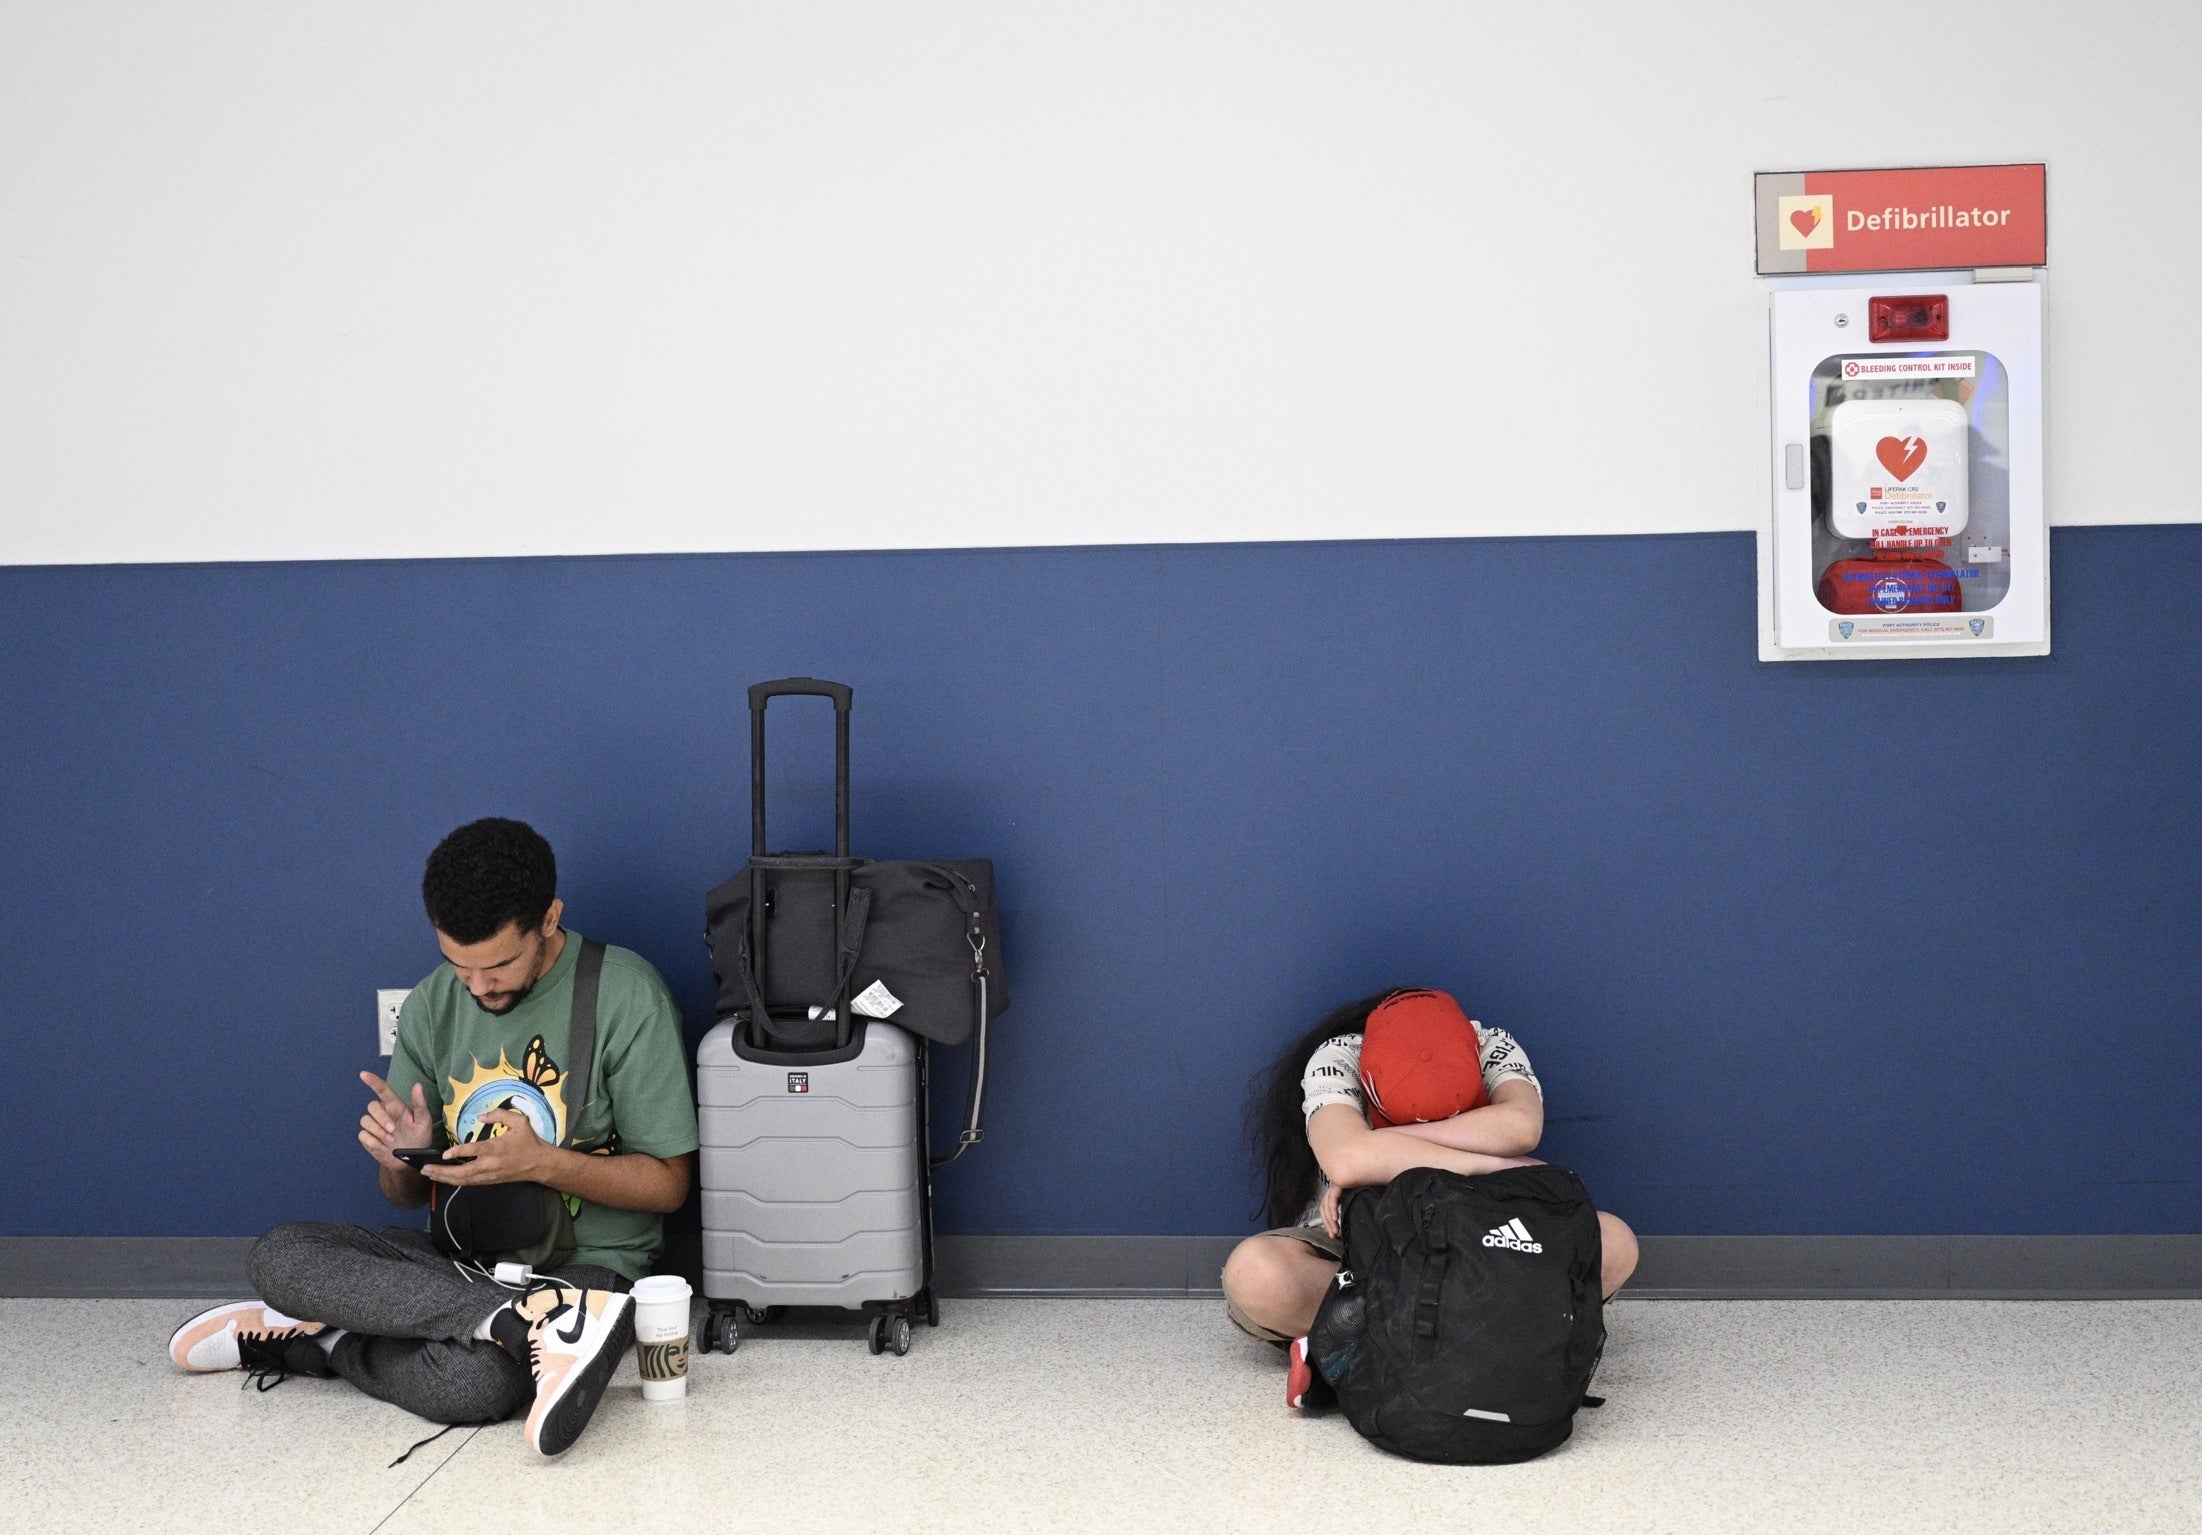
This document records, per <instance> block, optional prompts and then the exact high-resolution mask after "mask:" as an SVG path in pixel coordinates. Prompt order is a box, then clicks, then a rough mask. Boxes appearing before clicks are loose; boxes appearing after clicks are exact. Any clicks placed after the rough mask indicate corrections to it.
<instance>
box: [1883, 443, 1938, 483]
mask: <svg viewBox="0 0 2202 1535" xmlns="http://www.w3.org/2000/svg"><path fill="white" fill-rule="evenodd" d="M1873 452H1874V456H1875V457H1877V458H1879V459H1880V460H1881V467H1882V468H1884V469H1886V470H1887V471H1888V472H1889V473H1890V474H1892V475H1894V476H1896V478H1897V479H1899V480H1908V479H1910V478H1911V477H1912V474H1913V473H1914V472H1915V471H1916V470H1917V469H1918V468H1919V466H1920V465H1921V464H1923V463H1925V462H1926V461H1927V439H1926V438H1924V437H1884V438H1882V439H1881V440H1880V441H1879V442H1877V443H1875V444H1874V445H1873Z"/></svg>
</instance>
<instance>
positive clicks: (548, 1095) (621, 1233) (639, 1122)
mask: <svg viewBox="0 0 2202 1535" xmlns="http://www.w3.org/2000/svg"><path fill="white" fill-rule="evenodd" d="M580 952H581V935H580V934H578V933H576V932H574V931H573V930H572V929H571V928H568V929H567V930H566V946H565V949H564V950H563V952H561V953H560V954H559V956H558V962H557V963H556V964H554V965H552V966H551V968H550V971H549V973H548V974H546V975H545V976H544V977H543V978H542V979H541V980H540V981H537V982H536V983H535V989H534V990H533V991H531V992H529V993H528V995H527V997H526V998H525V1000H523V1001H522V1002H521V1003H520V1005H519V1006H517V1007H515V1008H514V1009H513V1010H512V1011H511V1012H509V1013H503V1014H497V1013H490V1012H486V1011H484V1010H483V1008H482V1007H481V1005H480V1004H479V1003H477V1002H476V1001H475V1000H474V998H473V996H472V995H471V994H470V993H469V992H468V991H467V989H466V984H465V983H464V982H463V981H461V980H460V979H459V975H458V972H457V971H455V970H453V969H452V968H451V967H450V966H449V965H447V964H446V965H438V966H437V967H436V969H435V971H434V973H432V974H431V975H430V976H429V977H428V979H426V980H424V981H422V982H421V983H420V984H419V985H418V986H415V987H414V988H413V990H412V994H411V995H409V996H408V997H407V998H406V999H405V1007H404V1010H403V1011H402V1012H400V1013H399V1015H398V1042H397V1049H396V1050H395V1051H394V1052H393V1053H392V1055H391V1057H390V1089H391V1091H392V1092H394V1093H396V1094H397V1095H398V1097H400V1098H402V1099H405V1100H407V1101H411V1099H412V1096H413V1084H414V1083H416V1082H418V1083H420V1084H421V1086H422V1088H423V1089H424V1091H425V1092H426V1095H427V1097H428V1100H429V1103H430V1104H431V1105H432V1106H434V1105H440V1112H437V1113H436V1120H437V1123H436V1144H437V1145H438V1146H448V1145H451V1144H454V1143H456V1142H464V1141H471V1140H478V1139H479V1138H480V1137H481V1135H482V1133H483V1131H484V1130H485V1129H491V1130H494V1129H495V1128H496V1127H495V1126H494V1125H490V1126H484V1125H483V1123H482V1116H483V1115H484V1114H486V1113H488V1112H489V1111H491V1110H492V1109H514V1110H517V1111H519V1112H520V1113H523V1114H525V1115H526V1116H527V1117H528V1120H529V1122H530V1123H531V1124H532V1125H533V1126H534V1127H535V1133H536V1134H537V1135H539V1136H541V1137H542V1138H543V1139H544V1140H545V1141H548V1142H549V1143H550V1144H552V1145H554V1146H556V1145H561V1144H565V1143H566V1116H567V1113H568V1107H569V1104H571V1103H573V1102H577V1101H580V1100H581V1095H580V1094H579V1093H574V1092H571V1091H570V1088H571V1086H572V1084H570V1083H568V1082H567V1081H566V1080H565V1071H564V1066H565V1062H566V1060H567V1058H568V1055H569V1050H568V1036H569V1034H570V1033H571V1032H572V1027H573V968H574V961H575V959H576V958H577V957H578V956H579V954H580ZM589 1075H590V1079H591V1082H590V1090H589V1093H588V1095H587V1100H586V1101H587V1103H588V1109H587V1110H586V1112H584V1113H583V1114H582V1116H581V1123H580V1125H579V1127H578V1133H577V1134H576V1135H575V1136H574V1137H573V1139H572V1142H571V1144H572V1146H573V1149H574V1150H576V1151H596V1150H599V1149H608V1150H610V1151H613V1152H624V1151H643V1152H648V1153H649V1154H650V1155H651V1156H654V1157H677V1156H681V1155H683V1154H684V1153H687V1152H691V1151H694V1150H695V1149H696V1099H695V1094H694V1093H693V1091H692V1090H691V1089H690V1086H689V1076H688V1052H687V1050H686V1047H685V1046H684V1045H683V1044H682V1042H681V1032H680V1013H679V1011H678V1009H676V1008H675V1007H674V1006H673V997H672V993H670V992H668V991H667V990H666V989H665V982H664V980H663V978H661V977H660V976H659V975H658V973H657V971H656V970H655V969H654V968H652V966H651V964H650V962H649V961H648V960H646V959H644V958H643V957H642V956H641V955H639V954H636V953H635V952H633V951H632V950H630V949H619V948H611V947H609V946H607V947H606V949H605V951H604V974H603V978H602V979H601V980H600V981H599V982H598V984H597V995H596V1060H595V1064H594V1066H593V1067H592V1068H591V1070H590V1073H589ZM566 1207H567V1208H568V1209H569V1210H571V1211H573V1233H574V1242H575V1247H576V1250H575V1252H574V1255H573V1260H572V1261H573V1262H575V1263H594V1264H599V1265H601V1266H603V1267H605V1268H608V1269H613V1270H616V1271H617V1272H619V1273H621V1274H624V1275H626V1276H627V1277H628V1278H629V1279H636V1278H640V1277H641V1276H642V1275H643V1274H645V1273H648V1272H649V1269H650V1265H651V1263H652V1262H653V1261H655V1259H656V1258H657V1254H658V1248H659V1247H660V1246H662V1245H663V1243H664V1221H663V1220H662V1218H660V1217H659V1216H658V1215H656V1214H655V1213H653V1212H651V1211H648V1210H615V1209H612V1208H611V1207H610V1206H608V1205H600V1204H596V1203H593V1202H592V1201H589V1200H586V1199H578V1198H576V1197H574V1196H573V1195H570V1194H569V1195H568V1196H566Z"/></svg>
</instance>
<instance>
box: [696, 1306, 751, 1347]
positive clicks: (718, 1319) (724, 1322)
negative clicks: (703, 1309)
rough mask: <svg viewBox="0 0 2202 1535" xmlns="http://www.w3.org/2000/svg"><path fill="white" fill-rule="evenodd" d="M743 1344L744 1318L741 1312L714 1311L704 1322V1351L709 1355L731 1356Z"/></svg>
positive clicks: (730, 1310)
mask: <svg viewBox="0 0 2202 1535" xmlns="http://www.w3.org/2000/svg"><path fill="white" fill-rule="evenodd" d="M741 1344H742V1318H741V1313H740V1312H739V1311H735V1310H732V1309H729V1310H726V1311H719V1310H716V1309H714V1310H713V1311H712V1312H711V1314H710V1315H709V1316H707V1317H705V1318H704V1321H703V1351H704V1352H705V1353H707V1354H713V1353H717V1354H731V1353H733V1352H734V1350H736V1349H737V1348H740V1347H741Z"/></svg>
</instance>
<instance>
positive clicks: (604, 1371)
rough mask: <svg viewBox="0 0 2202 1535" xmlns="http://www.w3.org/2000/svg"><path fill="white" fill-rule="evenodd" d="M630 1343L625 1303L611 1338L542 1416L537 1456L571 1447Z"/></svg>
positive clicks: (630, 1318) (631, 1311) (629, 1311)
mask: <svg viewBox="0 0 2202 1535" xmlns="http://www.w3.org/2000/svg"><path fill="white" fill-rule="evenodd" d="M634 1342H635V1303H634V1302H633V1301H632V1300H629V1301H628V1302H627V1304H626V1305H624V1306H622V1307H620V1308H619V1320H618V1321H616V1322H614V1323H613V1324H612V1333H611V1336H610V1337H608V1338H606V1339H605V1340H604V1346H603V1347H602V1348H600V1349H598V1350H597V1351H596V1357H595V1358H594V1359H591V1360H590V1361H589V1362H588V1363H587V1364H586V1365H584V1366H583V1367H582V1370H581V1373H580V1374H579V1375H577V1376H575V1377H574V1381H573V1384H572V1385H570V1386H568V1387H567V1388H566V1394H565V1395H564V1396H562V1397H560V1398H559V1400H558V1405H557V1406H555V1407H553V1408H552V1409H551V1410H550V1412H549V1413H548V1414H546V1415H545V1417H544V1419H543V1428H542V1432H541V1433H540V1434H538V1435H537V1436H536V1441H535V1448H536V1452H537V1453H538V1454H541V1455H563V1454H565V1453H566V1451H568V1450H570V1449H572V1448H573V1442H574V1441H575V1440H576V1439H579V1438H580V1437H581V1431H582V1430H583V1429H585V1428H587V1427H588V1426H589V1419H590V1417H592V1416H593V1415H594V1414H595V1412H596V1404H597V1402H598V1401H599V1400H601V1399H602V1397H603V1395H604V1387H605V1386H606V1385H607V1384H608V1383H609V1382H610V1381H611V1378H612V1372H613V1371H615V1370H617V1369H618V1368H619V1362H620V1360H622V1359H624V1358H626V1357H627V1350H628V1349H630V1348H632V1347H633V1346H634Z"/></svg>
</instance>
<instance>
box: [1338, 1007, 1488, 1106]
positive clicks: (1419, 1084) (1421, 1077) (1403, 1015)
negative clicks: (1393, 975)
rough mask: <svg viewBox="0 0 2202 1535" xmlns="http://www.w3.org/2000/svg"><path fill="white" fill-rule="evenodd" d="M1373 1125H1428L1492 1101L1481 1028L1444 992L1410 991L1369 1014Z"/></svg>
mask: <svg viewBox="0 0 2202 1535" xmlns="http://www.w3.org/2000/svg"><path fill="white" fill-rule="evenodd" d="M1361 1088H1362V1091H1364V1092H1365V1093H1367V1094H1368V1099H1369V1123H1370V1124H1372V1125H1375V1126H1377V1127H1378V1128H1379V1129H1381V1128H1383V1127H1384V1126H1386V1125H1413V1124H1428V1123H1429V1122H1430V1121H1431V1120H1435V1119H1450V1118H1452V1117H1453V1116H1454V1115H1455V1114H1465V1113H1467V1112H1468V1110H1470V1109H1476V1108H1481V1107H1483V1105H1484V1104H1485V1103H1487V1102H1489V1101H1490V1099H1489V1097H1488V1096H1487V1095H1486V1094H1485V1092H1484V1090H1483V1053H1482V1048H1481V1046H1480V1045H1479V1044H1478V1043H1477V1040H1476V1026H1475V1025H1474V1024H1472V1023H1470V1022H1469V1021H1468V1015H1467V1014H1466V1013H1464V1012H1462V1011H1461V1010H1460V1004H1459V1003H1458V1002H1455V1001H1454V1000H1453V999H1452V998H1451V997H1450V996H1449V995H1447V994H1446V993H1444V992H1442V991H1402V992H1397V993H1395V994H1393V995H1392V996H1389V997H1386V998H1385V999H1384V1000H1383V1001H1382V1002H1380V1003H1378V1004H1377V1006H1376V1010H1375V1011H1374V1012H1372V1013H1370V1014H1369V1022H1368V1027H1367V1028H1366V1029H1365V1030H1363V1032H1362V1035H1361Z"/></svg>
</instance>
